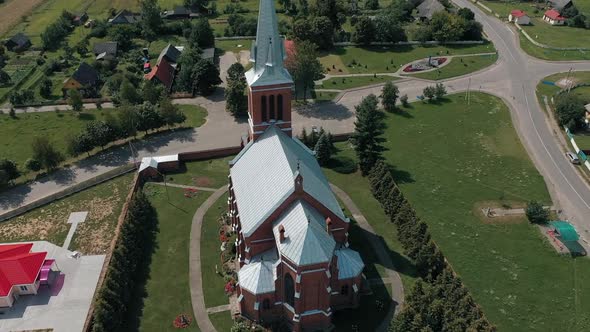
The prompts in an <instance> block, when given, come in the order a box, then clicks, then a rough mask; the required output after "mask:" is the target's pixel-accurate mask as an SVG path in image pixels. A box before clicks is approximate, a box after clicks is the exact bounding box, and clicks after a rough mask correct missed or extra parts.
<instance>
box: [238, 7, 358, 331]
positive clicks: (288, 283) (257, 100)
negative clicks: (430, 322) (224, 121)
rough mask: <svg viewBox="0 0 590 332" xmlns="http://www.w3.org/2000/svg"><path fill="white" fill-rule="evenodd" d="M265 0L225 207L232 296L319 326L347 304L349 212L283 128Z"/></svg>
mask: <svg viewBox="0 0 590 332" xmlns="http://www.w3.org/2000/svg"><path fill="white" fill-rule="evenodd" d="M284 59H285V47H284V43H283V40H282V38H281V37H280V36H279V33H278V22H277V17H276V13H275V5H274V1H273V0H261V1H260V10H259V16H258V30H257V35H256V41H255V43H254V44H253V46H252V52H251V61H252V62H253V63H254V66H253V67H252V68H251V69H250V70H249V71H248V72H247V73H246V80H247V82H248V109H249V110H248V123H249V133H248V134H249V143H248V144H247V145H246V146H245V147H244V148H243V149H242V151H241V152H240V154H239V155H238V156H236V157H235V158H234V160H232V161H231V162H230V167H231V168H230V177H229V199H228V210H229V214H230V216H231V222H232V227H233V228H234V230H235V231H236V232H237V234H238V238H237V240H236V247H237V252H238V259H239V263H240V264H239V265H240V270H239V272H238V301H239V304H240V310H241V313H242V315H243V316H245V317H247V318H249V319H251V320H253V321H257V322H274V321H277V320H283V322H284V323H286V324H288V325H290V326H291V328H292V330H293V331H308V330H312V331H315V330H327V329H330V328H331V326H332V322H331V320H332V314H333V312H334V310H338V309H343V308H350V307H356V306H358V304H359V300H360V291H361V286H362V271H363V268H364V263H363V261H362V259H361V257H360V255H359V254H358V252H356V251H354V250H351V249H349V248H348V227H349V226H350V221H349V219H348V218H346V217H345V216H344V214H343V212H342V209H341V207H340V205H339V203H338V201H337V200H336V197H335V196H334V193H333V192H332V190H331V188H330V185H329V183H328V180H327V179H326V177H325V176H324V174H323V173H322V170H321V168H320V166H319V164H318V162H317V161H316V158H315V156H314V154H313V152H312V151H311V150H309V149H308V148H307V147H306V146H305V145H304V144H302V143H301V142H300V141H299V140H298V139H297V138H294V137H292V127H291V97H292V87H293V80H292V78H291V75H290V74H289V72H288V71H287V70H286V69H285V68H284V66H283V61H284Z"/></svg>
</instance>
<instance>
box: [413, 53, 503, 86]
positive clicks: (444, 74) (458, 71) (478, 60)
mask: <svg viewBox="0 0 590 332" xmlns="http://www.w3.org/2000/svg"><path fill="white" fill-rule="evenodd" d="M461 60H463V62H461ZM496 60H498V55H497V54H490V55H478V56H465V57H455V58H452V59H451V62H450V63H449V64H448V65H446V66H444V67H442V68H440V69H439V70H433V71H429V72H426V73H418V74H413V75H407V76H409V77H417V78H424V79H427V80H444V79H446V78H451V77H457V76H461V75H466V74H469V73H473V72H475V71H478V70H480V69H483V68H486V67H488V66H491V65H492V64H494V63H495V62H496Z"/></svg>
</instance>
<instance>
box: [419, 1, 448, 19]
mask: <svg viewBox="0 0 590 332" xmlns="http://www.w3.org/2000/svg"><path fill="white" fill-rule="evenodd" d="M416 10H417V11H418V15H417V17H418V18H419V19H420V20H423V21H424V20H430V19H431V18H432V15H434V14H435V13H437V12H440V11H444V10H445V6H443V4H442V3H440V2H438V0H424V1H423V2H422V3H421V4H420V5H418V7H416Z"/></svg>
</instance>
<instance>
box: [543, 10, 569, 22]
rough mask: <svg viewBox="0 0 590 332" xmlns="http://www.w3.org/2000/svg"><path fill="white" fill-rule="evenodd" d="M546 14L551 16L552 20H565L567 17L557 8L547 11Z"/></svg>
mask: <svg viewBox="0 0 590 332" xmlns="http://www.w3.org/2000/svg"><path fill="white" fill-rule="evenodd" d="M545 16H547V17H549V18H550V19H552V20H556V21H565V17H563V16H561V14H559V12H558V11H557V10H555V9H549V10H548V11H546V12H545Z"/></svg>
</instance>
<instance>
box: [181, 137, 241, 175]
mask: <svg viewBox="0 0 590 332" xmlns="http://www.w3.org/2000/svg"><path fill="white" fill-rule="evenodd" d="M236 143H240V142H236ZM241 150H242V147H241V146H239V145H237V146H232V147H229V148H221V149H211V150H204V151H192V152H182V153H179V154H178V159H179V160H180V161H195V160H204V159H211V158H220V157H228V156H233V155H235V154H238V153H239V152H240V151H241ZM228 173H229V170H228Z"/></svg>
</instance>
